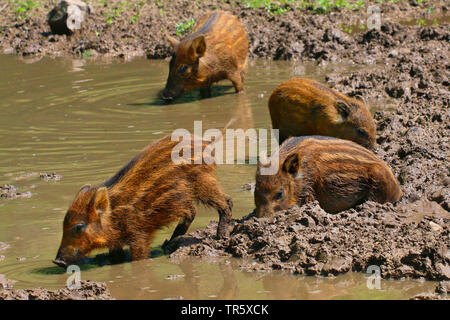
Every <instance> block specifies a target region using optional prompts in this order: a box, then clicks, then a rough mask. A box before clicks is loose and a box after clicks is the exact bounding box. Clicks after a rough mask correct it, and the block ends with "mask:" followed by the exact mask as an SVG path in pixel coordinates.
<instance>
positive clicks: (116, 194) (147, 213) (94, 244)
mask: <svg viewBox="0 0 450 320" xmlns="http://www.w3.org/2000/svg"><path fill="white" fill-rule="evenodd" d="M194 141H196V142H197V143H201V144H202V148H203V149H204V148H205V147H206V146H207V143H206V142H204V141H201V140H199V139H191V148H193V147H194ZM177 144H178V141H171V137H170V136H166V137H164V138H162V139H161V140H159V141H156V142H153V143H151V144H150V145H148V146H147V147H146V148H145V149H144V150H143V151H142V152H141V153H139V154H138V155H137V156H136V157H135V158H134V159H133V160H131V161H130V162H129V163H128V164H127V165H126V166H124V167H123V168H122V169H121V170H120V171H119V172H118V173H116V174H115V175H114V176H113V177H112V178H110V179H109V180H107V181H106V182H104V183H103V184H101V185H98V186H93V187H91V186H90V185H88V186H85V187H83V188H81V190H80V191H79V192H78V194H77V195H76V197H75V199H74V201H73V202H72V204H71V205H70V207H69V209H68V211H67V213H66V216H65V218H64V224H63V238H62V241H61V246H60V248H59V251H58V254H57V257H56V260H55V261H54V262H55V263H56V264H58V265H62V266H64V265H67V264H71V263H77V262H79V261H81V260H83V259H84V257H85V256H86V255H87V254H88V253H89V252H91V251H92V250H94V249H100V248H109V249H110V252H111V253H116V252H121V250H122V247H123V246H125V245H129V246H130V251H131V258H132V260H138V259H144V258H146V257H147V256H148V252H149V245H150V242H151V240H152V236H153V234H154V232H155V231H157V230H159V229H161V228H162V227H164V226H167V225H168V224H170V223H171V222H174V221H176V220H180V223H179V224H178V226H177V227H176V229H175V231H174V233H173V235H172V238H174V237H176V236H179V235H182V234H184V233H185V232H186V231H187V229H188V228H189V226H190V224H191V222H192V221H193V219H194V217H195V215H196V208H195V207H194V201H197V202H200V203H203V204H205V205H207V206H210V207H212V208H215V209H216V210H218V212H219V216H220V219H219V226H218V229H217V235H218V237H223V236H224V235H225V234H226V225H227V223H228V221H229V220H230V218H231V208H232V201H231V198H230V197H228V196H227V195H225V194H224V193H223V192H222V191H221V189H220V187H219V184H218V182H217V179H216V176H215V171H216V168H215V165H208V164H206V163H205V159H203V161H204V162H203V163H202V164H194V163H193V162H192V164H175V163H174V162H172V159H171V152H172V149H173V148H174V147H175V146H176V145H177ZM191 150H192V152H191V158H192V159H193V158H194V151H193V149H191ZM209 163H211V162H209Z"/></svg>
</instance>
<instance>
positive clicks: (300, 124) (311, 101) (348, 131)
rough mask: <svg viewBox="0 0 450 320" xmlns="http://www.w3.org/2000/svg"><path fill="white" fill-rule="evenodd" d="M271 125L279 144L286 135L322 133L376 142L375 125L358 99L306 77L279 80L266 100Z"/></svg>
mask: <svg viewBox="0 0 450 320" xmlns="http://www.w3.org/2000/svg"><path fill="white" fill-rule="evenodd" d="M269 111H270V117H271V119H272V127H273V128H274V129H279V130H280V143H282V142H283V141H284V140H286V139H287V138H289V137H296V136H309V135H322V136H330V137H336V138H341V139H346V140H352V141H354V142H356V143H358V144H360V145H362V146H364V147H366V148H372V147H373V146H374V145H375V138H376V126H375V122H374V120H373V117H372V115H371V114H370V111H369V109H368V108H367V107H366V106H365V105H364V103H362V102H361V101H359V100H357V99H353V98H349V97H346V96H345V95H343V94H341V93H339V92H337V91H336V90H333V89H331V88H328V87H326V86H324V85H322V84H320V83H319V82H317V81H314V80H309V79H291V80H288V81H285V82H283V83H281V84H280V85H279V86H278V87H277V88H276V89H275V90H274V91H273V93H272V95H271V96H270V99H269Z"/></svg>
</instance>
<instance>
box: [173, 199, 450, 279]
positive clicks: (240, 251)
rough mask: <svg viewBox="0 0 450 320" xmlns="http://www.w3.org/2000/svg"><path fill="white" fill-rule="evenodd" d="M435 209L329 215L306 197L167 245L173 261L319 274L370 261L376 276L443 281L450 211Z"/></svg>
mask: <svg viewBox="0 0 450 320" xmlns="http://www.w3.org/2000/svg"><path fill="white" fill-rule="evenodd" d="M438 207H439V206H438ZM439 208H440V207H439ZM441 210H442V209H440V210H439V209H438V210H436V212H429V214H427V215H425V216H422V217H420V212H414V211H413V209H411V210H408V211H405V212H404V213H402V214H400V213H399V212H398V211H397V210H395V208H394V206H393V205H392V204H384V205H382V204H379V203H375V202H367V203H365V204H363V205H360V206H358V207H357V208H355V209H351V210H347V211H344V212H341V213H339V214H335V215H332V214H328V213H326V212H325V211H324V210H322V208H320V206H319V204H318V202H312V203H309V204H307V205H304V206H302V207H297V206H295V207H293V208H291V209H289V210H284V211H280V212H278V213H276V214H275V215H273V216H271V217H266V218H259V219H258V218H256V217H253V216H252V215H249V216H247V217H245V218H243V219H242V220H235V221H233V223H232V230H231V233H230V236H229V237H228V238H227V239H223V240H217V239H216V237H215V233H216V228H217V224H216V223H215V222H212V223H211V224H210V225H208V226H207V227H206V228H205V229H201V230H197V231H195V232H193V233H191V234H188V235H185V236H182V237H180V238H179V239H177V240H176V241H175V242H174V243H172V244H171V246H170V247H169V248H168V249H169V250H173V252H172V253H171V254H170V258H171V259H175V260H178V259H182V258H184V257H186V256H197V257H211V258H212V257H222V256H226V257H236V258H242V260H241V262H239V266H240V267H241V268H242V269H245V270H249V271H250V270H255V271H269V270H286V271H290V272H293V273H295V274H302V275H303V274H304V275H323V276H327V275H337V274H342V273H347V272H350V271H358V272H366V270H367V268H368V267H369V266H372V265H376V266H378V267H380V269H381V275H382V277H383V278H393V279H400V278H404V277H411V278H422V277H423V278H425V279H429V280H450V251H449V249H448V247H447V245H448V244H449V243H450V233H449V231H450V228H449V226H450V217H449V216H448V214H447V213H446V212H445V211H444V212H442V211H443V210H442V211H441Z"/></svg>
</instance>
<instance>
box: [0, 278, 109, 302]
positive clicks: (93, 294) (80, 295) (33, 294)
mask: <svg viewBox="0 0 450 320" xmlns="http://www.w3.org/2000/svg"><path fill="white" fill-rule="evenodd" d="M7 281H10V280H7ZM2 288H3V289H2ZM0 300H113V298H112V297H111V294H110V292H109V290H108V288H107V287H106V284H104V283H102V282H93V281H83V280H82V281H81V288H80V289H68V288H63V289H59V290H47V289H43V288H34V289H12V285H11V284H8V285H7V286H2V284H1V278H0Z"/></svg>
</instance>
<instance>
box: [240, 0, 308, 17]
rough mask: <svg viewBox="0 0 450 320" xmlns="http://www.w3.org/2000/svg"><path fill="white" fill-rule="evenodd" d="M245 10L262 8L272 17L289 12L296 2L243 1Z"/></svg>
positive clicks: (292, 0)
mask: <svg viewBox="0 0 450 320" xmlns="http://www.w3.org/2000/svg"><path fill="white" fill-rule="evenodd" d="M242 2H243V3H244V4H245V6H246V8H253V9H256V8H264V9H266V11H267V12H268V13H270V14H272V15H282V14H286V12H288V11H289V10H291V9H292V7H294V5H295V4H296V3H297V2H300V1H297V0H279V1H274V0H243V1H242Z"/></svg>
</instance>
